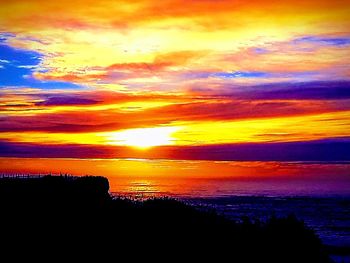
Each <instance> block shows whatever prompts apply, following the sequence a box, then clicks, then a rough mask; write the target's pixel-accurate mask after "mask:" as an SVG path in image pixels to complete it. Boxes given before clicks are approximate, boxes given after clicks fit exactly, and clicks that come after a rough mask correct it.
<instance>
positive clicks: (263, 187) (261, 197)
mask: <svg viewBox="0 0 350 263" xmlns="http://www.w3.org/2000/svg"><path fill="white" fill-rule="evenodd" d="M113 187H114V189H118V190H119V191H115V192H113V194H114V195H115V196H122V197H128V198H132V199H137V200H144V199H147V198H153V197H172V198H176V199H179V200H182V201H184V202H186V203H188V204H190V205H193V206H196V207H198V208H199V209H209V210H215V211H216V212H217V213H218V214H220V215H223V216H225V217H227V218H230V219H232V220H235V221H240V220H241V219H242V218H243V217H244V216H248V217H249V218H251V219H259V220H260V221H265V220H268V219H269V218H270V217H271V216H277V217H285V216H288V215H290V214H294V215H295V216H297V218H298V219H299V220H302V221H304V223H305V224H306V226H308V227H310V228H312V229H314V230H315V231H316V233H317V235H318V236H319V237H320V239H321V240H322V242H323V243H324V244H326V245H331V246H337V247H350V184H349V183H346V182H343V184H342V185H339V184H338V183H337V184H334V183H332V182H330V181H324V182H320V181H318V182H317V183H315V182H312V181H307V182H305V181H304V180H297V181H292V180H288V181H285V180H273V179H270V180H268V179H264V180H242V179H241V180H232V179H220V180H215V179H194V180H185V181H181V180H177V181H175V180H173V181H169V180H161V179H151V180H150V179H148V180H142V179H140V180H134V181H121V182H120V185H118V184H117V183H116V182H114V185H113Z"/></svg>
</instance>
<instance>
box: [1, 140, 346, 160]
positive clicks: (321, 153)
mask: <svg viewBox="0 0 350 263" xmlns="http://www.w3.org/2000/svg"><path fill="white" fill-rule="evenodd" d="M0 148H1V152H0V157H32V158H34V157H35V158H40V157H45V158H151V159H172V160H216V161H321V162H331V161H350V138H349V137H347V138H328V139H325V140H316V141H307V142H285V143H243V144H226V145H209V146H208V145H207V146H161V147H155V148H152V149H149V150H148V151H138V150H135V149H132V148H130V147H122V146H96V145H86V144H85V145H78V144H68V145H40V144H30V143H13V142H6V141H0Z"/></svg>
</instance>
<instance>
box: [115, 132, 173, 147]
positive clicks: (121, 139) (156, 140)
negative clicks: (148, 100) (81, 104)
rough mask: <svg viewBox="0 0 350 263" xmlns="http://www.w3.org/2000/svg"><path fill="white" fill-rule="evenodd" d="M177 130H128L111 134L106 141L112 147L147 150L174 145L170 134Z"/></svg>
mask: <svg viewBox="0 0 350 263" xmlns="http://www.w3.org/2000/svg"><path fill="white" fill-rule="evenodd" d="M179 129H180V128H179V127H155V128H139V129H129V130H124V131H120V132H113V133H111V134H110V135H109V136H108V139H109V141H110V143H111V144H114V145H124V146H133V147H136V148H139V149H147V148H150V147H154V146H161V145H171V144H174V143H175V138H173V137H172V134H173V133H174V132H176V131H177V130H179Z"/></svg>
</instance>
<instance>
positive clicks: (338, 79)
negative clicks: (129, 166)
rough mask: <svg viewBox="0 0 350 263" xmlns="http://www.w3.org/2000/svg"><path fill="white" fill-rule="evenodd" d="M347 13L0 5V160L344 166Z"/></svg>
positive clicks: (254, 1)
mask: <svg viewBox="0 0 350 263" xmlns="http://www.w3.org/2000/svg"><path fill="white" fill-rule="evenodd" d="M349 14H350V1H349V0H345V1H344V0H333V1H323V0H317V1H316V0H307V1H305V0H303V1H302V0H293V1H290V0H285V1H272V0H269V1H267V0H259V1H258V0H251V1H241V0H235V1H233V0H218V1H213V0H192V1H188V0H187V1H185V0H163V1H151V0H135V1H130V0H128V1H126V0H125V1H124V0H119V1H114V0H101V1H92V0H84V1H82V0H77V1H66V0H62V1H51V0H2V1H1V5H0V157H2V158H5V159H3V160H2V161H5V162H6V160H7V159H6V158H10V157H11V158H16V157H27V158H29V157H30V158H44V157H52V158H53V157H55V158H154V159H171V160H174V159H176V160H214V161H217V160H219V161H229V160H241V161H324V162H330V161H332V162H337V161H340V162H341V161H350V63H349V61H350V19H349V18H350V15H349Z"/></svg>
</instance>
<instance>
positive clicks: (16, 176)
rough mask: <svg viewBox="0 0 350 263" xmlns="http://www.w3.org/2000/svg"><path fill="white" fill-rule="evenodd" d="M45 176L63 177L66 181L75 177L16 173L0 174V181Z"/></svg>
mask: <svg viewBox="0 0 350 263" xmlns="http://www.w3.org/2000/svg"><path fill="white" fill-rule="evenodd" d="M46 176H60V177H64V178H66V179H74V178H76V177H75V176H72V175H71V174H51V173H48V174H47V173H45V174H27V173H25V174H22V173H20V174H18V173H8V174H7V173H0V179H39V178H43V177H46Z"/></svg>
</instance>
